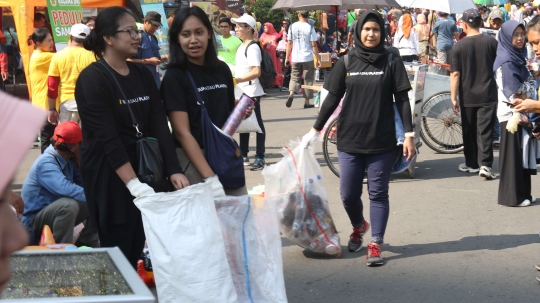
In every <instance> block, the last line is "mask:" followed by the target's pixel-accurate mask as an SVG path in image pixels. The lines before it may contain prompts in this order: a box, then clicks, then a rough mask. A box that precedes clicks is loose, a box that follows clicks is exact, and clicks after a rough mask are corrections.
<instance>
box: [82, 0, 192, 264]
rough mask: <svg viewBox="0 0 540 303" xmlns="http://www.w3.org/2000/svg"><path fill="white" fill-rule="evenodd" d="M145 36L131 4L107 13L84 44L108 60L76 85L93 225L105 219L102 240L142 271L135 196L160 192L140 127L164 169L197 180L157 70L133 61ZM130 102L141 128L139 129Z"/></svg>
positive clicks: (178, 178) (180, 182)
mask: <svg viewBox="0 0 540 303" xmlns="http://www.w3.org/2000/svg"><path fill="white" fill-rule="evenodd" d="M140 35H141V32H140V31H139V30H137V25H136V24H135V19H134V18H133V16H131V14H130V13H129V12H128V11H127V10H126V9H125V8H123V7H118V6H114V7H110V8H106V9H104V10H103V11H102V12H100V13H99V15H98V17H97V19H96V26H95V28H94V30H93V31H92V32H91V33H90V35H89V36H88V37H87V39H86V40H85V41H84V47H85V48H86V49H88V50H91V51H93V52H94V53H95V54H96V56H97V57H99V58H100V60H99V61H98V62H95V63H92V64H91V65H89V66H88V67H87V68H86V69H84V70H83V71H82V72H81V74H80V76H79V78H78V79H77V83H76V87H75V98H76V100H77V107H78V109H79V114H80V116H81V120H82V121H84V128H83V130H82V131H83V142H82V146H81V175H82V179H83V187H84V192H85V195H86V200H87V203H88V208H89V211H90V219H91V223H93V224H97V229H98V232H99V238H100V243H101V245H102V246H104V247H114V246H118V247H119V248H120V250H121V251H122V252H123V253H124V255H125V256H126V258H127V259H128V260H129V262H130V263H131V265H133V267H134V268H135V267H136V266H137V261H138V259H139V256H140V254H141V252H142V249H143V246H144V240H145V236H144V230H143V224H142V218H141V212H140V211H139V210H138V209H137V207H136V206H135V204H134V203H133V197H136V198H138V197H144V196H148V195H151V194H154V193H155V192H154V189H152V188H151V187H150V186H148V185H147V184H144V183H141V182H140V181H139V179H138V178H137V175H136V174H135V169H137V167H138V161H137V155H136V153H137V152H136V143H137V133H138V131H140V132H142V133H143V135H144V136H146V137H154V138H156V139H157V141H158V142H159V148H160V150H161V155H162V157H163V161H164V171H165V172H166V175H167V176H168V177H169V180H170V181H171V183H172V185H173V186H174V188H176V189H181V188H183V187H186V186H188V185H189V183H188V181H187V179H186V177H185V176H184V175H183V174H182V170H181V168H180V165H179V164H178V159H177V158H176V155H175V151H174V144H173V141H172V136H171V133H170V131H169V128H168V126H167V117H166V115H165V110H164V108H163V103H162V102H161V99H160V97H159V91H158V88H157V86H156V83H155V81H154V80H153V76H152V74H151V73H150V71H149V70H148V69H147V68H146V67H144V66H143V65H141V64H137V63H132V62H127V61H126V59H128V58H130V57H132V56H133V55H136V54H137V49H138V48H139V43H140V39H141V36H140ZM115 79H116V80H117V81H118V85H117V84H116V81H115ZM119 86H120V87H119ZM120 88H121V90H122V91H123V92H124V94H125V98H124V96H123V95H122V93H121V90H120ZM124 99H127V100H124ZM127 103H129V106H130V108H131V110H132V112H133V116H134V118H135V120H136V121H137V124H138V129H136V128H135V127H134V126H133V123H132V120H131V116H130V112H129V109H128V107H127ZM134 168H135V169H134ZM92 227H94V226H92Z"/></svg>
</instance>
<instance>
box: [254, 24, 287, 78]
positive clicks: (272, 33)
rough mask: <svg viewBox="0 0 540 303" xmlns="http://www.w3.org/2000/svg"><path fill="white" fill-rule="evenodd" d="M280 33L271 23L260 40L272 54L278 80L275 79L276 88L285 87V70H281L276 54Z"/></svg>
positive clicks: (265, 25)
mask: <svg viewBox="0 0 540 303" xmlns="http://www.w3.org/2000/svg"><path fill="white" fill-rule="evenodd" d="M277 39H278V33H277V32H276V29H275V28H274V25H272V23H270V22H266V23H265V24H264V33H263V34H262V35H261V38H259V40H260V42H261V45H262V47H263V48H264V50H265V51H266V52H268V53H269V54H270V57H271V58H272V62H273V63H274V69H275V70H276V74H277V76H276V78H275V79H274V83H273V86H274V87H282V86H283V70H282V69H281V61H280V60H279V57H278V56H277V53H276V47H277Z"/></svg>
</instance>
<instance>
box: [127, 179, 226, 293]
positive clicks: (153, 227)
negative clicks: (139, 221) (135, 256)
mask: <svg viewBox="0 0 540 303" xmlns="http://www.w3.org/2000/svg"><path fill="white" fill-rule="evenodd" d="M135 205H137V207H138V208H139V209H140V210H141V213H142V218H143V224H144V232H145V234H146V239H147V241H148V246H149V249H150V255H151V256H152V267H153V269H154V277H155V280H156V286H157V293H158V298H159V302H160V303H165V302H212V303H215V302H237V295H236V291H235V288H234V284H233V281H232V275H231V270H230V268H229V264H228V262H227V256H226V254H225V246H224V245H225V244H224V243H223V237H222V235H221V229H220V227H219V219H218V216H217V213H216V208H215V205H214V196H213V194H212V186H211V185H210V184H206V183H200V184H195V185H192V186H189V187H187V188H184V189H182V190H178V191H175V192H171V193H157V194H155V195H152V196H149V197H143V198H138V199H135Z"/></svg>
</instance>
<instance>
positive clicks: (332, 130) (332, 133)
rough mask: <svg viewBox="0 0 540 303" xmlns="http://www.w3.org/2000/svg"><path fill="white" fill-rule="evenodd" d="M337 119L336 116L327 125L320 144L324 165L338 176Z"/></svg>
mask: <svg viewBox="0 0 540 303" xmlns="http://www.w3.org/2000/svg"><path fill="white" fill-rule="evenodd" d="M337 120H338V118H337V117H336V118H334V119H333V120H332V121H331V122H330V123H329V124H328V127H327V128H326V131H325V132H324V138H323V142H322V146H323V155H324V161H325V162H326V165H328V168H329V169H330V171H332V172H333V173H334V175H336V176H337V177H338V178H339V177H340V174H339V163H338V151H337V132H338V129H337V127H338V125H337Z"/></svg>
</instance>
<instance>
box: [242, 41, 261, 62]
mask: <svg viewBox="0 0 540 303" xmlns="http://www.w3.org/2000/svg"><path fill="white" fill-rule="evenodd" d="M258 43H259V42H257V41H255V40H253V41H251V42H249V44H248V46H246V51H245V54H244V55H245V56H246V58H247V51H248V48H249V47H250V46H251V45H252V44H258ZM261 55H262V54H261Z"/></svg>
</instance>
